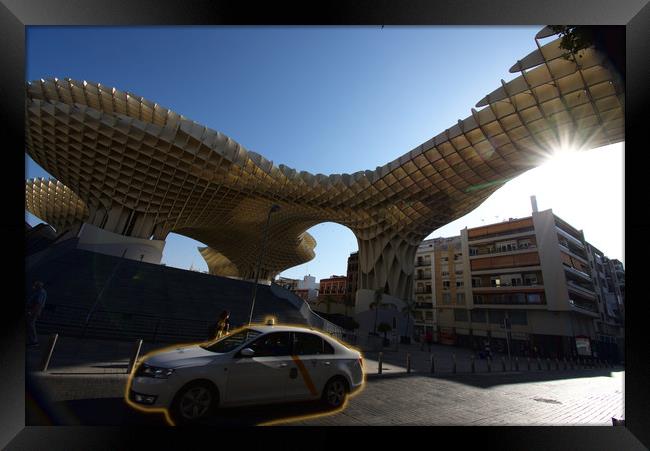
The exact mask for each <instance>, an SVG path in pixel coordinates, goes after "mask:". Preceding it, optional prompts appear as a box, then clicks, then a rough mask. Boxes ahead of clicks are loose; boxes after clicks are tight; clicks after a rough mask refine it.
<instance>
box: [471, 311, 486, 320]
mask: <svg viewBox="0 0 650 451" xmlns="http://www.w3.org/2000/svg"><path fill="white" fill-rule="evenodd" d="M470 316H471V318H472V322H473V323H484V322H485V310H471V314H470Z"/></svg>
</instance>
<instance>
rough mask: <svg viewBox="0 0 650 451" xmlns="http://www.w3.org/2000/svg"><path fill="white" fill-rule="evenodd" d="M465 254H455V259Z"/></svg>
mask: <svg viewBox="0 0 650 451" xmlns="http://www.w3.org/2000/svg"><path fill="white" fill-rule="evenodd" d="M462 256H463V254H454V260H460V258H461V257H462Z"/></svg>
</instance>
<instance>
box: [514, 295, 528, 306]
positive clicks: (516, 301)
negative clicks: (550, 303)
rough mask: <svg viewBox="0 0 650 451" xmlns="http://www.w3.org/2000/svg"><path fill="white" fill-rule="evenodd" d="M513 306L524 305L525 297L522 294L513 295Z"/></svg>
mask: <svg viewBox="0 0 650 451" xmlns="http://www.w3.org/2000/svg"><path fill="white" fill-rule="evenodd" d="M512 301H513V304H525V303H526V295H525V294H524V293H515V294H513V295H512Z"/></svg>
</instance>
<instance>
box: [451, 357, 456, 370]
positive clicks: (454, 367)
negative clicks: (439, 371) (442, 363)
mask: <svg viewBox="0 0 650 451" xmlns="http://www.w3.org/2000/svg"><path fill="white" fill-rule="evenodd" d="M451 360H452V361H453V365H452V367H451V372H452V373H454V374H456V354H452V355H451Z"/></svg>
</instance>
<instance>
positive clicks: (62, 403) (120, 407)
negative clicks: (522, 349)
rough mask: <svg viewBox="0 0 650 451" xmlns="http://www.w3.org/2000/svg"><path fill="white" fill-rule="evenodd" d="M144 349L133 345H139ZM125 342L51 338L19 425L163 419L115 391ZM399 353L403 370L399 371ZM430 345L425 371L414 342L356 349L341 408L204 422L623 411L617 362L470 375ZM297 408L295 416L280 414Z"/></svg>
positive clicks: (224, 416)
mask: <svg viewBox="0 0 650 451" xmlns="http://www.w3.org/2000/svg"><path fill="white" fill-rule="evenodd" d="M41 343H43V344H42V348H43V349H41V350H38V349H36V350H29V351H28V353H27V364H28V365H29V367H30V368H32V369H33V368H36V367H37V364H38V362H39V361H40V358H41V354H42V352H45V351H46V348H47V346H46V343H47V340H46V339H45V338H44V339H43V340H42V342H41ZM154 348H155V347H154V346H151V345H149V346H147V345H143V352H147V351H149V350H152V349H154ZM132 351H133V343H118V342H110V341H100V340H93V341H84V342H80V340H76V339H72V338H67V337H62V338H60V341H59V342H58V344H57V348H56V349H55V353H54V356H53V358H52V363H51V365H50V370H49V371H48V372H47V373H40V372H38V371H34V372H31V373H30V374H31V380H32V381H33V384H32V387H33V388H34V390H35V391H39V390H40V391H41V393H45V394H46V395H47V398H49V400H50V402H51V403H53V405H54V406H55V409H54V411H55V412H54V414H53V415H54V417H55V418H56V419H55V420H51V419H50V420H48V419H47V418H45V419H44V418H42V417H39V416H38V415H36V414H34V412H36V411H37V410H38V409H36V410H34V409H30V408H29V404H28V424H34V425H38V424H51V423H47V421H53V422H54V423H55V424H91V425H128V424H151V425H164V424H165V423H164V420H163V418H162V416H161V415H156V414H151V415H146V414H141V413H139V412H137V411H134V410H133V409H131V408H129V407H128V406H127V405H126V403H125V402H124V400H123V394H124V388H125V383H126V380H127V376H126V367H127V365H128V360H129V356H130V354H131V352H132ZM407 352H409V353H411V356H412V361H413V363H412V371H413V372H412V374H406V365H405V356H406V353H407ZM432 353H433V355H434V356H435V358H436V373H435V374H433V375H432V374H430V373H429V360H428V359H429V353H428V352H425V351H420V350H419V346H418V345H400V349H399V350H398V351H396V352H390V351H386V352H384V361H385V362H386V363H385V364H384V372H383V374H382V375H380V376H379V375H376V368H377V367H376V365H377V362H376V353H374V354H373V353H366V354H365V358H364V366H365V371H366V374H367V378H366V379H367V381H366V384H365V386H364V389H363V390H362V391H361V392H360V393H359V394H357V395H355V396H353V397H351V399H350V400H349V402H348V405H347V408H346V409H345V410H343V411H339V412H327V411H323V409H322V406H320V405H319V404H314V403H293V404H287V405H275V406H259V407H247V408H234V409H223V410H222V411H219V413H218V414H217V415H216V416H215V417H213V418H211V419H209V420H206V424H208V425H221V426H228V425H260V424H287V425H397V424H399V425H504V424H508V425H606V426H610V425H611V417H616V418H625V413H624V404H623V401H624V395H623V394H624V391H623V380H624V374H625V373H624V371H623V369H622V368H614V369H608V368H596V369H578V370H570V369H567V370H564V369H560V370H559V371H558V370H555V366H552V370H550V371H549V370H547V369H546V365H545V364H543V366H542V370H541V371H540V370H537V368H536V365H533V368H532V370H531V371H527V370H525V366H524V367H522V365H520V371H510V370H509V369H508V371H505V372H503V371H502V369H501V365H500V358H499V356H497V359H496V360H497V362H498V363H497V364H496V365H495V367H496V368H494V367H493V370H492V372H490V373H488V372H486V371H485V370H486V368H483V369H481V366H480V363H479V362H481V363H482V364H485V362H484V361H479V360H477V361H476V363H477V368H476V369H477V372H476V373H475V374H471V373H469V366H468V365H469V363H468V362H469V359H468V357H469V355H470V354H471V351H469V350H464V349H460V348H454V347H448V346H434V348H433V349H432ZM451 354H455V355H456V358H457V363H458V373H457V374H452V372H451ZM373 357H374V358H373ZM462 362H464V363H462ZM520 363H521V362H520ZM463 365H464V366H463ZM463 368H464V369H463ZM561 368H563V367H562V366H561ZM37 397H38V396H37ZM56 411H58V414H57V413H56ZM30 412H31V413H30ZM57 415H58V416H57ZM298 417H303V418H302V419H300V420H295V421H294V420H291V421H287V418H298Z"/></svg>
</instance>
